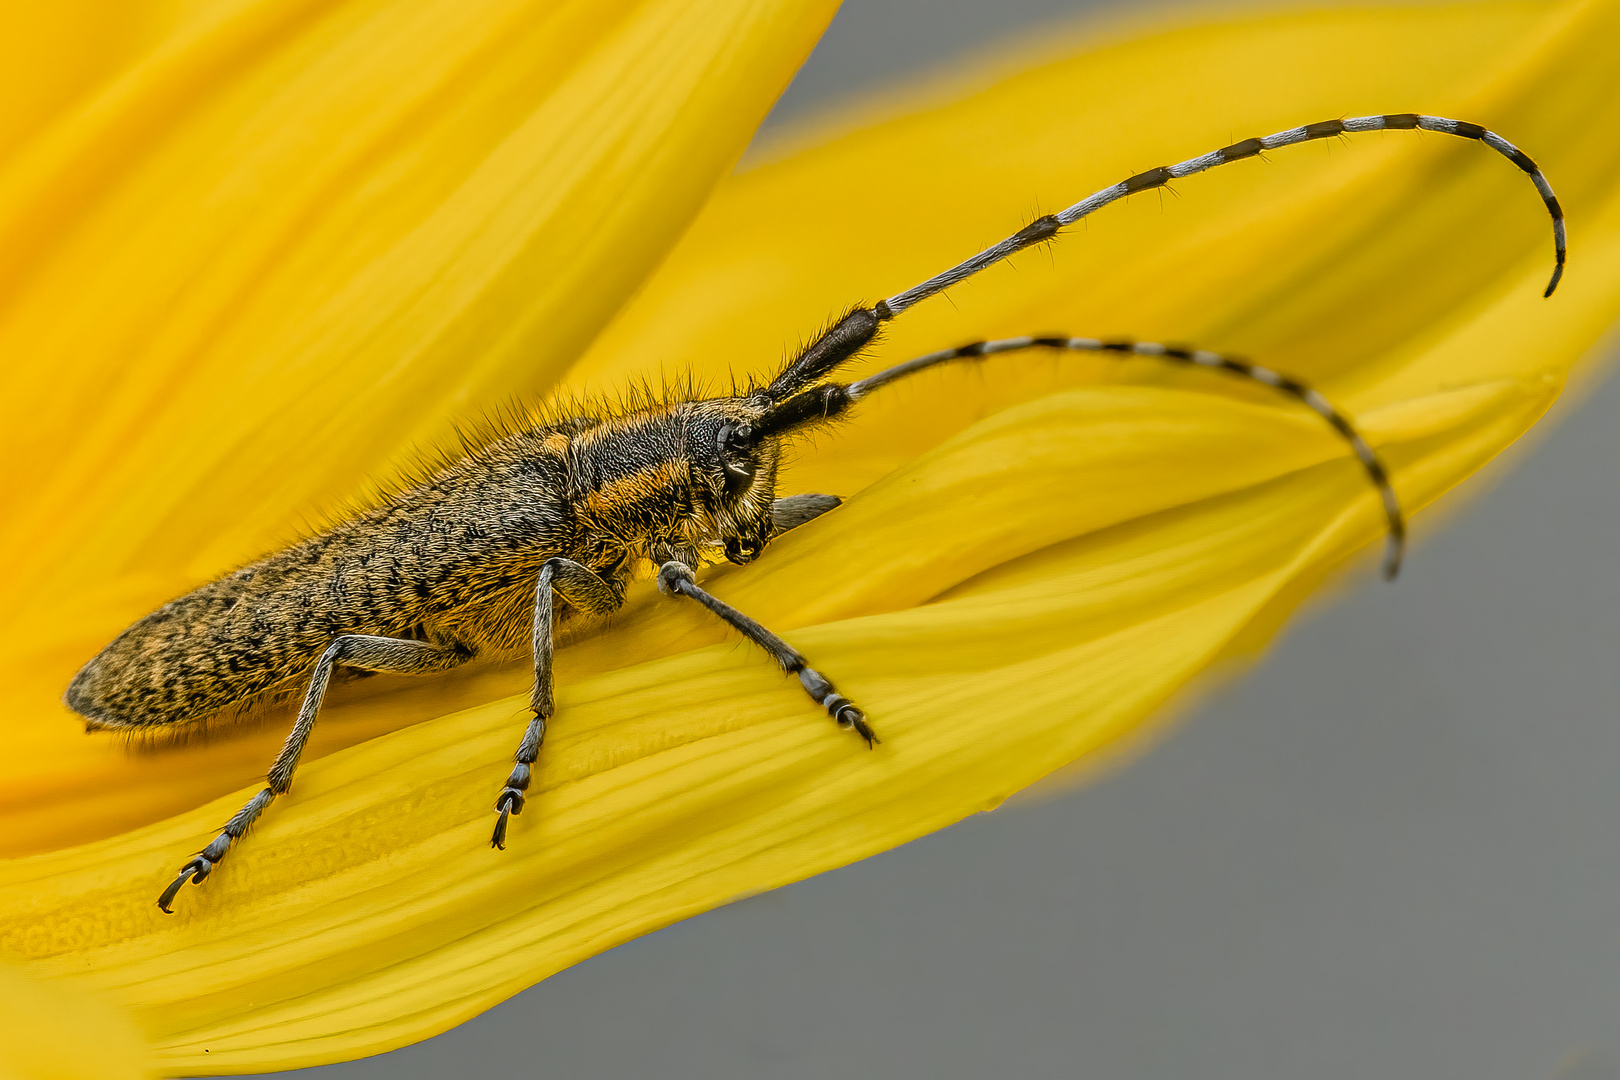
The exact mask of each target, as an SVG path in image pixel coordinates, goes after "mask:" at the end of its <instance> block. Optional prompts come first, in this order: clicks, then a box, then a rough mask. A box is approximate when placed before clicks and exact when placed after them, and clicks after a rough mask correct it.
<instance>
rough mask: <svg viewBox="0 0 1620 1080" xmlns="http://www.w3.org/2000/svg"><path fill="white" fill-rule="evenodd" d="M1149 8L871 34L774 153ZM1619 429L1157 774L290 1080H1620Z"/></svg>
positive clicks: (1568, 405) (1536, 460) (1453, 511)
mask: <svg viewBox="0 0 1620 1080" xmlns="http://www.w3.org/2000/svg"><path fill="white" fill-rule="evenodd" d="M1230 7H1231V5H1230V4H1219V5H1217V4H1202V3H1199V4H1191V5H1188V4H1182V5H1178V7H1177V9H1176V10H1177V11H1178V12H1180V13H1181V15H1182V16H1184V17H1187V18H1194V19H1196V18H1199V17H1202V16H1203V13H1205V12H1213V11H1218V10H1230ZM1127 9H1128V12H1129V15H1130V17H1132V18H1136V17H1137V16H1139V15H1141V14H1142V13H1143V7H1142V5H1125V4H1119V3H1110V2H1108V0H1102V2H1097V3H1074V2H1062V0H997V2H996V3H985V2H984V0H846V3H845V5H844V8H843V10H842V12H841V13H840V14H839V16H838V18H837V19H836V20H835V22H834V23H833V25H832V28H831V30H830V31H829V32H828V34H827V37H826V38H825V40H824V41H823V42H822V43H821V45H820V47H819V48H818V49H817V51H816V53H815V54H814V56H813V57H812V58H811V60H810V62H809V63H808V65H807V66H806V67H805V69H804V70H803V72H802V73H801V74H800V76H799V77H798V79H797V80H796V81H795V83H794V84H793V86H792V88H791V89H790V90H789V91H788V92H787V94H786V95H785V96H784V97H783V99H782V101H781V103H780V104H779V106H778V108H777V110H776V112H775V113H774V114H773V115H772V118H771V120H770V121H769V122H768V123H767V125H766V127H765V129H764V130H763V131H762V134H761V138H763V139H769V138H770V137H771V134H772V132H773V131H777V132H779V131H781V130H783V129H784V128H785V127H786V126H788V125H791V124H792V122H793V121H794V120H795V119H797V118H801V117H804V116H806V115H809V114H811V113H814V112H816V111H819V110H821V109H823V108H825V107H827V106H828V105H829V104H832V103H836V101H837V100H838V98H839V97H840V96H842V95H845V94H852V93H857V92H860V91H862V90H866V89H870V88H873V87H877V86H881V85H882V84H884V83H887V82H890V81H893V80H896V79H899V78H902V77H905V76H907V75H911V74H915V73H917V72H919V71H926V70H931V69H937V68H939V67H940V66H941V65H943V64H948V63H949V62H950V60H951V58H952V57H955V56H960V55H963V54H966V53H971V52H972V51H974V50H977V49H980V48H982V47H984V46H986V45H990V44H994V43H995V42H997V41H999V40H1003V39H1007V38H1011V37H1015V36H1025V35H1028V34H1030V33H1032V32H1039V30H1040V28H1041V27H1042V26H1044V25H1048V24H1052V23H1054V22H1062V23H1064V24H1065V25H1072V24H1073V23H1074V21H1075V20H1076V19H1086V18H1092V19H1110V18H1117V17H1118V16H1120V15H1121V14H1122V13H1125V12H1127ZM1421 104H1422V103H1414V107H1420V106H1421ZM1300 119H1301V120H1302V121H1304V120H1312V119H1318V118H1317V117H1301V118H1300ZM1240 134H1242V133H1240ZM1191 149H1200V148H1191ZM1553 179H1554V181H1555V182H1556V180H1557V178H1556V177H1554V178H1553ZM1068 194H1069V193H1052V194H1051V196H1050V197H1051V198H1052V199H1053V200H1060V199H1063V198H1065V197H1066V196H1067V195H1068ZM1577 236H1578V233H1577ZM1577 243H1578V241H1577ZM1572 272H1579V263H1578V259H1577V261H1576V263H1575V264H1573V269H1572ZM1072 329H1073V330H1074V331H1075V332H1084V331H1085V330H1086V328H1084V327H1075V328H1072ZM1614 351H1615V350H1614V349H1613V348H1612V346H1611V348H1610V349H1609V352H1611V353H1612V352H1614ZM1609 359H1612V358H1609V357H1602V358H1594V360H1593V361H1591V362H1589V370H1590V369H1591V367H1590V365H1591V364H1593V363H1596V364H1597V365H1599V366H1602V365H1603V364H1606V363H1607V361H1608V360H1609ZM1617 412H1620V386H1610V387H1608V388H1602V387H1595V385H1588V386H1587V387H1585V388H1584V389H1577V391H1576V392H1575V393H1573V394H1571V395H1570V397H1569V399H1567V400H1566V401H1565V402H1564V403H1563V404H1562V405H1561V406H1560V407H1559V409H1558V410H1556V411H1555V415H1554V416H1553V417H1552V418H1550V421H1551V422H1550V423H1544V424H1543V426H1542V427H1541V428H1538V429H1537V430H1536V431H1535V432H1533V433H1532V434H1531V436H1530V438H1529V440H1527V443H1526V444H1521V445H1520V446H1519V447H1516V448H1515V450H1514V451H1513V452H1510V453H1509V454H1508V455H1507V456H1506V457H1505V458H1504V459H1503V460H1501V461H1499V462H1498V463H1497V464H1496V465H1495V466H1493V468H1491V469H1489V470H1487V472H1486V474H1485V475H1483V476H1481V477H1478V478H1476V479H1475V480H1473V481H1472V482H1470V484H1468V485H1466V486H1465V488H1464V490H1463V492H1461V493H1460V495H1461V498H1458V497H1457V496H1453V497H1452V499H1451V500H1450V504H1449V517H1446V518H1445V519H1444V520H1435V517H1436V515H1434V514H1432V513H1431V514H1429V515H1427V518H1426V519H1425V520H1420V522H1419V528H1418V544H1417V547H1416V551H1415V552H1414V555H1413V557H1412V558H1411V560H1410V561H1409V563H1408V566H1407V570H1406V572H1405V574H1404V575H1403V577H1402V579H1401V581H1400V582H1399V584H1398V585H1395V586H1384V585H1381V584H1380V583H1379V582H1377V580H1376V578H1375V575H1374V574H1373V572H1372V571H1371V569H1370V567H1371V563H1370V561H1368V562H1364V563H1363V564H1361V565H1360V566H1359V568H1358V572H1357V573H1356V574H1354V575H1352V576H1350V577H1349V578H1347V581H1346V584H1345V585H1343V586H1342V587H1341V589H1340V590H1339V592H1338V594H1337V595H1336V596H1333V597H1329V598H1326V599H1328V600H1331V601H1332V602H1331V603H1327V602H1325V601H1319V602H1317V603H1316V604H1315V605H1314V606H1312V607H1309V608H1308V609H1307V610H1305V611H1304V612H1302V613H1301V614H1300V615H1299V616H1298V617H1297V618H1296V619H1295V621H1294V622H1293V624H1292V625H1291V626H1290V627H1289V628H1288V629H1287V630H1286V632H1285V633H1284V635H1283V636H1282V637H1281V638H1280V639H1279V640H1278V641H1277V642H1276V643H1275V644H1274V646H1273V647H1272V648H1271V650H1270V651H1269V652H1268V653H1267V655H1266V656H1265V658H1264V659H1263V660H1262V661H1261V662H1260V663H1258V664H1257V665H1255V667H1254V668H1252V669H1251V670H1249V671H1248V672H1247V673H1246V674H1245V675H1244V676H1243V677H1242V678H1241V680H1239V681H1238V682H1236V683H1235V684H1232V685H1228V686H1226V687H1225V688H1223V689H1218V690H1216V691H1215V692H1213V693H1212V694H1210V695H1208V696H1206V697H1205V698H1204V699H1203V701H1202V704H1201V705H1199V706H1198V707H1197V708H1195V709H1191V710H1187V711H1186V715H1184V716H1183V717H1182V718H1181V721H1180V723H1179V724H1178V725H1177V726H1176V727H1175V728H1174V729H1173V730H1172V731H1171V732H1169V733H1168V735H1167V736H1166V737H1165V738H1164V739H1163V741H1162V742H1161V743H1160V744H1159V745H1157V746H1156V747H1154V748H1153V749H1152V750H1151V751H1150V752H1148V753H1146V754H1145V755H1143V756H1141V757H1140V758H1139V759H1137V760H1135V761H1133V762H1132V763H1130V764H1129V766H1128V767H1126V768H1123V769H1121V770H1119V771H1115V772H1112V773H1110V774H1108V775H1106V776H1103V777H1100V778H1097V779H1094V780H1093V781H1092V782H1091V783H1090V784H1089V785H1088V786H1085V787H1082V788H1078V789H1064V788H1061V787H1056V786H1052V785H1049V786H1048V788H1047V789H1046V790H1045V791H1044V792H1040V793H1037V794H1035V795H1026V796H1024V797H1022V798H1020V799H1018V800H1015V801H1014V802H1013V803H1010V804H1008V805H1006V806H1004V807H1003V808H1001V809H1000V810H998V811H996V812H995V813H993V814H981V815H978V816H976V817H973V818H970V819H968V820H966V821H963V822H962V823H960V824H958V825H956V826H955V827H953V828H950V829H947V830H945V831H944V832H941V833H937V834H935V835H933V836H929V837H925V838H923V839H921V840H918V841H916V842H914V843H912V844H909V845H907V846H905V847H902V848H899V849H897V850H894V851H891V852H888V853H886V854H883V855H880V856H878V857H876V858H872V859H868V860H866V861H865V862H861V863H858V864H856V865H853V866H849V867H846V868H844V869H841V870H838V871H835V872H832V873H828V874H824V875H822V876H820V877H817V878H814V879H811V880H809V881H805V882H801V883H800V884H797V885H794V886H791V887H789V888H785V889H780V890H778V891H775V892H772V893H769V894H767V895H763V896H759V897H755V898H752V899H748V900H744V901H741V902H739V903H735V904H732V905H730V906H728V907H725V908H722V909H719V910H716V911H712V912H709V913H708V914H706V915H703V916H700V917H698V918H695V919H691V920H689V921H687V922H684V923H680V924H678V925H676V926H672V927H669V928H668V929H665V930H662V931H659V932H658V933H656V934H653V935H650V936H649V937H646V938H643V939H640V940H638V941H633V942H631V943H629V944H627V945H624V946H622V947H620V948H618V949H615V950H613V951H611V952H608V953H606V954H604V955H601V956H598V957H595V958H593V959H591V960H589V961H586V962H585V963H583V964H580V965H579V966H577V967H574V968H572V969H570V970H568V971H564V972H562V973H561V974H558V975H556V976H553V977H552V978H551V979H549V980H547V981H545V982H544V983H541V984H540V985H538V986H536V987H534V988H533V989H531V990H529V991H527V992H526V993H524V994H522V995H520V996H518V997H516V998H514V999H512V1000H511V1001H508V1002H506V1003H505V1004H503V1005H500V1006H498V1007H497V1008H495V1009H493V1010H491V1011H490V1012H488V1013H486V1014H485V1015H483V1016H481V1017H478V1018H477V1019H475V1020H472V1021H470V1022H468V1023H466V1024H464V1025H462V1026H461V1027H460V1028H458V1029H456V1030H454V1031H451V1032H448V1033H446V1034H445V1035H442V1036H440V1037H438V1038H436V1039H432V1040H430V1041H428V1042H426V1043H422V1044H419V1045H417V1046H414V1047H409V1048H406V1049H403V1050H400V1051H397V1052H395V1053H392V1054H387V1055H384V1056H381V1057H377V1058H372V1059H370V1060H366V1061H358V1062H351V1063H347V1064H342V1065H334V1066H329V1067H325V1068H319V1069H308V1070H303V1071H301V1072H299V1073H296V1074H294V1073H286V1074H281V1075H283V1076H288V1077H292V1076H297V1077H299V1078H300V1080H373V1078H377V1080H380V1078H383V1077H388V1078H390V1080H408V1078H417V1077H422V1078H427V1077H432V1078H443V1077H460V1078H467V1080H483V1078H486V1077H487V1078H495V1077H500V1078H503V1080H506V1078H512V1077H527V1076H545V1077H557V1078H569V1080H574V1078H579V1080H586V1078H626V1077H642V1076H649V1077H650V1076H657V1077H661V1078H686V1077H694V1078H695V1077H705V1078H730V1077H768V1078H801V1077H803V1078H810V1077H816V1078H822V1077H829V1076H851V1077H928V1078H955V1077H963V1078H967V1077H986V1076H1007V1077H1019V1078H1024V1077H1029V1078H1037V1077H1074V1076H1087V1077H1090V1076H1097V1077H1131V1078H1137V1077H1199V1078H1201V1080H1224V1078H1233V1080H1236V1078H1244V1080H1257V1078H1272V1077H1276V1078H1283V1077H1289V1078H1296V1077H1311V1078H1312V1080H1338V1078H1350V1077H1358V1078H1359V1077H1367V1076H1422V1077H1425V1078H1428V1080H1440V1078H1452V1077H1455V1078H1459V1080H1460V1078H1465V1077H1466V1078H1469V1080H1480V1078H1487V1077H1503V1078H1516V1080H1517V1078H1557V1080H1603V1078H1611V1080H1620V930H1617V928H1620V784H1617V783H1616V782H1615V778H1616V774H1617V772H1620V715H1617V714H1620V665H1617V664H1616V662H1615V660H1614V653H1615V649H1616V645H1617V643H1620V559H1617V557H1616V554H1615V553H1616V551H1617V549H1620V470H1616V469H1615V468H1614V463H1615V462H1616V461H1620V425H1616V424H1614V423H1612V422H1610V420H1609V417H1610V416H1612V415H1614V414H1615V413H1617ZM1447 512H1448V511H1447V510H1444V509H1443V510H1442V514H1445V513H1447Z"/></svg>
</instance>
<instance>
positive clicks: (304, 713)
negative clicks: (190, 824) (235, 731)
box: [158, 634, 470, 915]
mask: <svg viewBox="0 0 1620 1080" xmlns="http://www.w3.org/2000/svg"><path fill="white" fill-rule="evenodd" d="M469 656H470V653H469V652H468V651H467V650H466V649H460V648H455V647H452V646H445V645H434V644H430V643H429V642H425V641H410V640H407V639H404V638H390V637H375V636H373V635H371V634H340V635H339V636H337V637H335V638H333V639H332V644H331V645H329V646H327V648H326V651H325V652H323V653H321V657H320V659H319V660H317V661H316V662H315V670H314V672H313V673H312V674H311V675H310V678H309V689H307V690H306V691H304V701H303V704H302V705H300V706H299V708H298V719H297V720H295V721H294V722H293V729H292V732H291V733H290V734H289V735H288V736H287V741H286V743H284V744H283V745H282V747H281V753H279V754H277V755H276V760H275V763H274V764H273V765H271V766H270V772H269V774H268V775H267V776H266V778H265V779H266V780H267V781H268V783H267V785H266V787H265V788H264V790H262V791H260V792H259V793H258V794H257V795H255V796H253V798H251V799H249V800H248V801H247V803H246V804H245V805H244V806H243V807H242V809H240V810H238V811H237V812H236V814H235V815H234V816H233V817H232V818H231V820H229V821H227V822H226V823H225V827H224V828H223V829H221V830H220V832H219V835H218V836H216V837H214V839H213V840H212V841H210V842H209V844H208V846H207V847H205V848H203V849H202V850H201V851H199V852H198V853H197V854H196V855H194V856H192V858H191V860H190V861H189V862H187V863H186V865H185V866H183V867H181V868H180V873H179V875H178V876H177V877H176V878H175V879H174V880H173V881H171V882H169V887H168V888H166V889H164V890H163V895H162V896H160V897H158V907H160V908H162V909H163V912H164V914H166V915H173V914H174V911H173V909H172V908H170V906H169V905H170V904H172V903H173V902H174V898H175V895H176V894H177V893H179V891H180V886H182V885H184V884H185V883H186V882H187V881H190V882H191V883H192V884H193V885H201V884H202V883H203V881H204V880H205V879H206V878H207V877H208V875H209V874H211V873H213V872H214V867H216V866H218V865H219V862H220V860H221V859H223V858H225V853H226V852H228V851H229V850H230V848H231V845H232V844H233V843H235V842H236V841H237V840H240V839H241V838H242V836H243V834H245V833H246V832H247V831H248V829H249V828H250V827H251V826H252V825H253V823H254V822H255V821H257V820H258V819H259V815H260V814H262V813H264V811H265V808H266V807H267V806H269V805H270V803H271V802H272V801H274V799H275V797H276V796H277V795H282V794H285V793H286V792H287V789H288V788H290V787H292V779H293V773H294V772H296V771H297V769H298V759H299V757H300V756H302V755H303V752H304V746H305V744H307V743H308V742H309V736H310V733H311V732H313V731H314V730H315V716H316V714H317V713H319V712H320V711H321V702H322V700H323V699H325V697H326V687H327V684H328V683H329V682H331V680H332V669H333V668H334V667H336V666H337V665H339V664H342V665H343V666H345V667H353V668H359V669H361V670H362V671H383V672H389V673H392V674H396V675H427V674H431V673H433V672H437V671H448V670H449V669H451V668H453V667H458V666H460V665H461V664H463V663H465V662H466V661H467V660H468V658H469Z"/></svg>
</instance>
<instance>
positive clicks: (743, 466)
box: [715, 424, 754, 496]
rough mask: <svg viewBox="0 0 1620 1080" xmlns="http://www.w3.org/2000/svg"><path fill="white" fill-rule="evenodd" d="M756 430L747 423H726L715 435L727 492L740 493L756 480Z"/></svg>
mask: <svg viewBox="0 0 1620 1080" xmlns="http://www.w3.org/2000/svg"><path fill="white" fill-rule="evenodd" d="M753 435H754V430H753V428H751V427H749V426H748V425H747V424H724V425H722V426H721V428H720V431H719V432H718V433H717V434H716V435H715V443H716V445H717V446H718V447H719V450H720V468H721V470H722V471H724V473H725V477H726V494H727V495H733V496H735V495H738V494H741V493H742V492H743V490H745V489H746V488H747V487H748V485H749V484H751V483H753V482H754V458H753V450H754V439H753Z"/></svg>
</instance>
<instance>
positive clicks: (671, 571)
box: [658, 562, 883, 748]
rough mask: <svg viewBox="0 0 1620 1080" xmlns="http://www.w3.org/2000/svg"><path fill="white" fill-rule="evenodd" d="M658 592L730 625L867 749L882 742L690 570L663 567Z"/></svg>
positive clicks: (787, 649) (825, 685) (790, 652)
mask: <svg viewBox="0 0 1620 1080" xmlns="http://www.w3.org/2000/svg"><path fill="white" fill-rule="evenodd" d="M658 588H659V591H660V592H662V593H663V594H664V595H665V596H685V597H688V598H690V599H693V600H696V601H697V602H698V603H700V604H702V605H703V606H704V607H706V608H708V609H709V610H710V611H712V612H714V613H715V614H716V615H718V616H720V618H722V619H724V620H725V621H726V622H728V623H730V624H731V626H732V628H733V629H735V630H736V631H737V632H738V633H740V634H742V636H743V637H745V638H747V639H748V640H749V641H752V642H753V643H754V644H755V645H758V646H759V647H760V648H762V649H764V650H765V651H766V652H768V653H770V654H771V659H773V660H775V661H776V662H777V663H778V664H780V665H782V670H783V671H785V672H787V673H788V674H789V675H797V676H798V677H799V685H801V686H803V687H804V692H805V693H807V694H809V695H810V699H811V700H812V701H814V702H815V703H816V704H817V705H820V706H821V707H822V708H823V709H826V710H827V713H828V715H829V716H831V717H832V718H833V719H834V720H836V721H838V726H839V727H841V728H845V729H848V730H853V731H854V732H855V734H857V735H859V736H860V737H861V738H863V739H865V740H866V745H867V747H868V748H871V747H872V746H873V745H874V744H876V743H880V742H882V741H883V740H882V739H879V738H878V737H877V734H876V733H875V732H873V730H872V725H870V724H869V723H867V722H866V714H865V713H864V712H862V711H861V710H860V709H859V708H857V707H856V705H855V703H854V702H852V701H850V700H849V698H847V697H844V696H843V695H842V694H840V693H839V692H838V688H837V687H835V686H833V684H832V683H831V682H830V681H829V680H828V679H827V677H826V676H824V675H822V674H821V672H819V671H817V670H816V669H815V668H813V667H811V666H810V664H809V661H807V660H805V658H804V657H803V656H802V655H801V654H800V653H799V651H798V650H797V649H795V648H794V647H793V646H791V645H789V644H788V643H787V642H785V641H783V640H782V639H781V638H779V637H777V636H776V635H775V634H773V633H771V632H770V631H769V630H767V629H765V628H764V627H763V626H761V625H760V624H759V623H757V622H755V621H754V620H753V619H750V618H749V617H748V616H747V615H744V614H743V613H742V612H740V611H738V610H737V609H736V608H734V607H732V606H731V605H730V604H728V603H726V602H725V601H724V600H721V599H719V598H718V597H715V596H713V595H711V594H709V593H707V592H705V591H704V590H703V589H702V588H701V587H699V585H698V583H697V581H696V580H695V579H694V577H693V576H692V568H691V567H690V566H687V565H686V564H685V563H678V562H667V563H665V564H664V565H663V566H662V567H660V568H659V570H658Z"/></svg>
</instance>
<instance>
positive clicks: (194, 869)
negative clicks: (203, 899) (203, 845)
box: [157, 855, 214, 915]
mask: <svg viewBox="0 0 1620 1080" xmlns="http://www.w3.org/2000/svg"><path fill="white" fill-rule="evenodd" d="M213 870H214V864H213V863H211V862H209V861H208V860H207V859H205V858H203V857H202V856H201V855H198V856H197V857H196V858H194V859H192V860H191V861H190V862H188V863H186V865H185V866H182V867H181V868H180V874H179V876H178V877H176V878H175V879H174V880H173V881H171V882H169V887H168V888H167V889H164V890H163V895H162V896H160V897H158V902H157V906H158V907H159V908H160V909H161V910H162V911H163V914H165V915H173V914H174V909H173V908H171V907H170V906H169V905H170V904H172V903H174V897H175V894H176V893H178V892H179V891H180V886H182V885H184V884H185V883H186V879H187V878H190V879H191V883H192V884H193V885H201V884H202V883H203V879H204V878H206V877H207V876H208V875H209V874H210V873H212V872H213Z"/></svg>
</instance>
